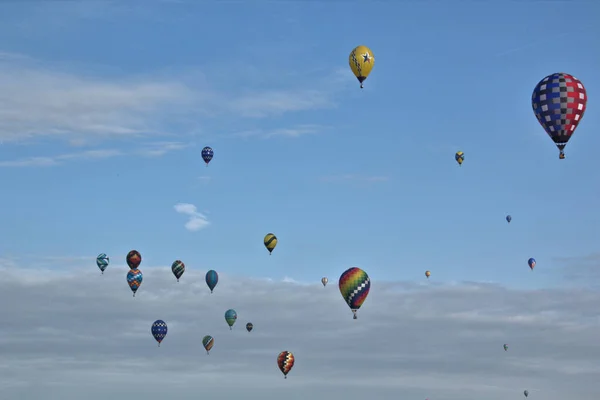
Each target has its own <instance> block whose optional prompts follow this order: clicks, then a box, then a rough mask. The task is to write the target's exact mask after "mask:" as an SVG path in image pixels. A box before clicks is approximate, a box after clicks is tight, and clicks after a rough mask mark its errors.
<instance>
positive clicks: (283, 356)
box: [277, 351, 296, 379]
mask: <svg viewBox="0 0 600 400" xmlns="http://www.w3.org/2000/svg"><path fill="white" fill-rule="evenodd" d="M295 362H296V359H295V358H294V355H293V354H292V353H291V352H289V351H282V352H281V353H279V355H278V356H277V366H278V367H279V370H280V371H281V372H282V373H283V377H284V378H285V379H287V374H288V373H289V372H290V371H291V370H292V368H294V363H295Z"/></svg>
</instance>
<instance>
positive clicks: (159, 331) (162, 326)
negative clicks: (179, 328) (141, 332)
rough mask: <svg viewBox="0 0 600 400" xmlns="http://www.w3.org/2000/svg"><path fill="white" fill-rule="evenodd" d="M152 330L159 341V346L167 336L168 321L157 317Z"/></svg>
mask: <svg viewBox="0 0 600 400" xmlns="http://www.w3.org/2000/svg"><path fill="white" fill-rule="evenodd" d="M150 332H152V336H154V339H156V341H157V342H158V347H160V342H162V341H163V339H164V338H165V336H167V323H166V322H165V321H163V320H162V319H157V320H156V321H154V323H153V324H152V328H151V329H150Z"/></svg>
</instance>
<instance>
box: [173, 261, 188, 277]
mask: <svg viewBox="0 0 600 400" xmlns="http://www.w3.org/2000/svg"><path fill="white" fill-rule="evenodd" d="M171 272H173V275H175V278H176V279H177V282H179V278H181V276H182V275H183V273H184V272H185V264H184V263H183V261H181V260H175V261H174V262H173V264H171Z"/></svg>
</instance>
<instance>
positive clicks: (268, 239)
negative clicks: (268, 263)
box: [264, 233, 277, 255]
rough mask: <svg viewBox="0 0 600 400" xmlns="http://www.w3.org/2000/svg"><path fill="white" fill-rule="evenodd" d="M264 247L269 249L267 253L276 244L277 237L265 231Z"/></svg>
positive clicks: (273, 248)
mask: <svg viewBox="0 0 600 400" xmlns="http://www.w3.org/2000/svg"><path fill="white" fill-rule="evenodd" d="M264 243H265V247H266V248H267V250H269V255H270V254H271V253H272V252H273V250H275V246H277V237H276V236H275V235H274V234H272V233H267V235H266V236H265V239H264Z"/></svg>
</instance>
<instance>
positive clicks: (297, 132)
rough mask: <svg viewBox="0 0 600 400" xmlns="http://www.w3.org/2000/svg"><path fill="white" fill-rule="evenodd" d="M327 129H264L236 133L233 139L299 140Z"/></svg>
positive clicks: (318, 126)
mask: <svg viewBox="0 0 600 400" xmlns="http://www.w3.org/2000/svg"><path fill="white" fill-rule="evenodd" d="M326 129H327V127H325V126H321V125H311V124H306V125H298V126H295V127H292V128H279V129H271V130H263V129H254V130H248V131H242V132H236V133H234V134H232V135H231V136H232V137H236V138H252V137H258V138H261V139H271V138H280V137H285V138H297V137H300V136H306V135H314V134H318V133H321V132H323V131H324V130H326Z"/></svg>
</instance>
